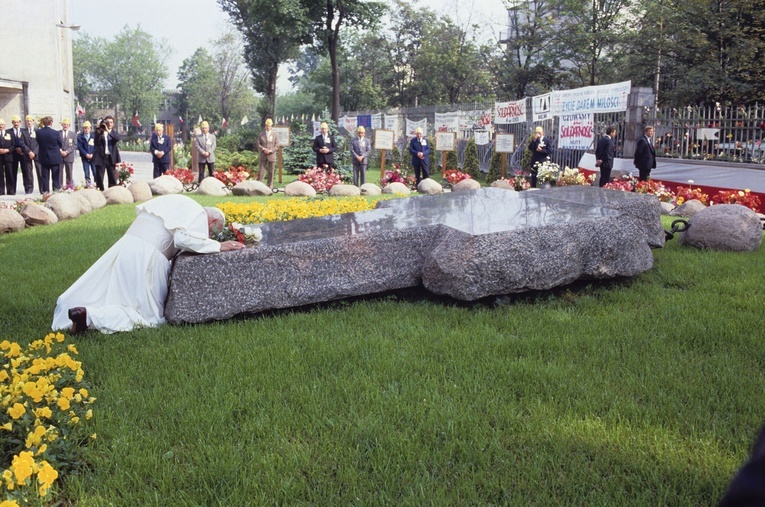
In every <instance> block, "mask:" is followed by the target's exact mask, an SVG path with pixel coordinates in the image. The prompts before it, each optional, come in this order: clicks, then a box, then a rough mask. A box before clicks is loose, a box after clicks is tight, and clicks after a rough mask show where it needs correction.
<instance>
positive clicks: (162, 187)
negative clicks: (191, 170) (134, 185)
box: [149, 176, 183, 195]
mask: <svg viewBox="0 0 765 507" xmlns="http://www.w3.org/2000/svg"><path fill="white" fill-rule="evenodd" d="M149 186H150V187H151V193H152V194H154V195H169V194H180V193H182V192H183V183H181V181H180V180H179V179H178V178H176V177H175V176H160V177H159V178H154V179H153V180H151V181H150V182H149Z"/></svg>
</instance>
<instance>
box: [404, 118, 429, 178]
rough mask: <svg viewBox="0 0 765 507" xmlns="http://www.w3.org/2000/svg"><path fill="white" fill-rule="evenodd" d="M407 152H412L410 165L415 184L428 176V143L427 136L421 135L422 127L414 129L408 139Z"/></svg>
mask: <svg viewBox="0 0 765 507" xmlns="http://www.w3.org/2000/svg"><path fill="white" fill-rule="evenodd" d="M409 153H411V154H412V167H414V177H415V179H416V180H417V185H419V184H420V182H421V181H422V180H424V179H426V178H430V170H429V169H430V160H429V158H428V155H430V144H429V143H428V140H427V138H425V137H423V133H422V128H421V127H417V130H415V131H414V137H413V138H412V140H411V141H409Z"/></svg>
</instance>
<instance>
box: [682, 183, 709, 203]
mask: <svg viewBox="0 0 765 507" xmlns="http://www.w3.org/2000/svg"><path fill="white" fill-rule="evenodd" d="M689 183H690V184H692V183H693V181H692V180H689ZM693 199H696V200H698V201H701V203H702V204H709V196H708V195H707V194H705V193H704V192H702V191H701V189H700V188H693V187H691V186H690V185H689V186H687V187H681V186H678V187H677V190H676V191H675V205H677V206H680V205H681V204H683V203H684V202H687V201H690V200H693Z"/></svg>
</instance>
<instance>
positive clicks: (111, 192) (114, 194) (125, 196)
mask: <svg viewBox="0 0 765 507" xmlns="http://www.w3.org/2000/svg"><path fill="white" fill-rule="evenodd" d="M168 177H169V178H173V177H172V176H168ZM173 179H174V180H175V178H173ZM175 181H178V180H175ZM179 183H180V182H179ZM104 197H105V198H106V204H130V203H131V202H133V194H131V193H130V190H128V189H127V188H125V187H123V186H122V185H117V186H116V187H109V188H107V189H106V190H104Z"/></svg>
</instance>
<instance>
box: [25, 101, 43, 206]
mask: <svg viewBox="0 0 765 507" xmlns="http://www.w3.org/2000/svg"><path fill="white" fill-rule="evenodd" d="M26 120H27V127H26V128H23V129H21V137H22V139H23V147H22V149H23V151H24V159H23V161H22V166H21V176H22V177H23V178H24V192H26V193H27V194H31V193H32V192H33V191H34V186H35V181H34V177H35V175H37V190H39V191H40V193H42V187H41V186H40V184H41V183H42V168H41V167H40V160H39V159H38V154H39V153H38V151H39V148H38V146H37V134H36V132H35V118H34V116H31V115H27V118H26Z"/></svg>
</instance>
